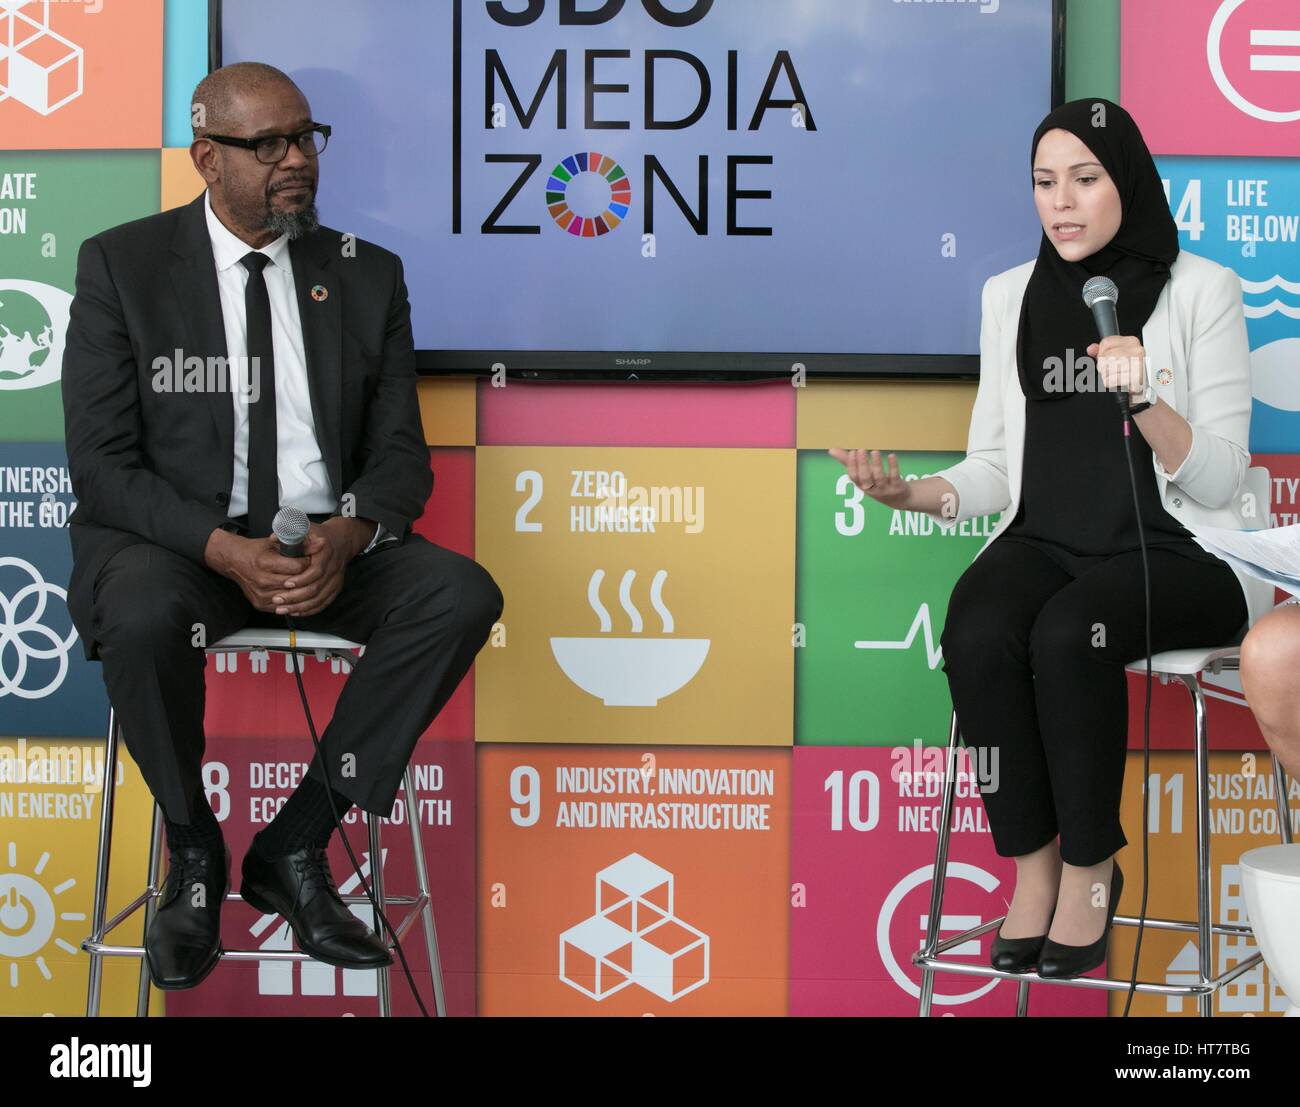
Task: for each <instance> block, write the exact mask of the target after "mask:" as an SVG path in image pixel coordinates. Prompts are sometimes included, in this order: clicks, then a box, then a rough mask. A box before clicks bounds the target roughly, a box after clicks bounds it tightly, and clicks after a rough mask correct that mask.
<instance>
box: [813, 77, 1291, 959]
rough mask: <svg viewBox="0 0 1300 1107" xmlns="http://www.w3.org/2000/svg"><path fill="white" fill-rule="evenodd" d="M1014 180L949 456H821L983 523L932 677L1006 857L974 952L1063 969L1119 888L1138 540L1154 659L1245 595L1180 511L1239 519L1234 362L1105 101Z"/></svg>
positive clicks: (1203, 287)
mask: <svg viewBox="0 0 1300 1107" xmlns="http://www.w3.org/2000/svg"><path fill="white" fill-rule="evenodd" d="M1030 168H1031V174H1032V176H1031V180H1032V187H1033V191H1034V200H1035V204H1036V207H1037V211H1038V216H1039V219H1040V221H1041V223H1042V226H1043V235H1042V239H1041V241H1040V245H1039V251H1038V257H1037V259H1036V260H1034V261H1031V262H1026V263H1025V264H1024V265H1020V266H1017V267H1015V268H1013V269H1010V270H1007V271H1006V272H1004V273H1000V274H998V275H996V276H994V277H991V278H990V279H989V280H988V281H987V282H986V283H985V285H984V290H983V294H982V302H983V318H982V322H981V333H980V355H981V357H980V382H979V388H978V390H977V393H976V399H975V406H974V410H973V412H972V416H971V428H970V438H969V443H968V446H967V456H966V458H965V459H964V460H962V461H961V462H959V463H958V464H956V465H954V466H951V467H949V468H947V469H944V470H942V471H941V472H939V473H938V474H935V475H934V476H930V477H925V478H923V479H920V480H912V481H904V480H903V479H902V478H901V477H900V475H899V473H898V469H897V462H896V459H895V456H894V455H893V454H890V455H889V456H888V464H887V465H886V466H882V464H881V460H880V453H879V451H878V450H872V451H865V450H848V451H844V450H832V451H830V452H831V454H832V456H834V457H836V458H837V459H838V460H840V461H842V462H843V463H844V464H845V465H846V467H847V468H848V469H849V472H850V474H851V475H852V476H853V479H854V481H855V483H856V484H857V485H858V486H859V487H860V488H862V489H863V490H864V491H865V492H866V493H867V494H868V495H871V496H872V497H873V498H875V499H877V500H879V501H881V502H882V503H885V504H887V505H888V506H890V507H894V508H896V509H902V510H914V511H923V512H926V513H928V514H930V515H931V516H932V517H934V518H935V519H936V520H939V521H957V522H960V521H962V520H965V519H968V518H972V517H975V516H978V515H984V514H990V513H993V512H998V511H1001V512H1002V515H1001V518H1000V520H999V522H998V525H997V527H996V528H995V529H994V532H993V534H992V536H991V537H990V540H989V541H988V542H987V543H986V544H985V546H984V547H983V548H982V549H981V550H980V552H979V554H977V555H976V557H975V559H974V561H972V563H971V565H970V566H969V567H968V568H967V570H966V571H965V573H963V575H962V576H961V578H960V579H959V580H958V582H957V584H956V585H955V587H954V589H953V593H952V597H951V600H950V602H949V606H948V616H947V620H946V623H945V626H944V629H943V633H942V636H941V643H942V649H943V657H944V671H945V673H946V675H947V678H948V685H949V689H950V691H951V694H952V700H953V705H954V708H955V710H956V713H957V720H958V726H959V729H960V732H961V734H962V738H963V741H964V742H965V744H966V746H967V748H968V749H969V750H970V751H971V753H972V754H975V753H976V752H977V751H978V753H979V755H980V763H981V764H986V765H988V766H990V768H991V769H992V770H993V772H992V776H993V781H992V783H991V785H990V786H989V787H988V789H987V790H984V791H983V793H982V794H983V800H984V805H985V809H986V813H987V816H988V823H989V827H990V830H991V832H992V837H993V843H994V848H995V849H996V850H997V852H998V853H999V854H1000V855H1002V856H1004V857H1013V858H1015V861H1016V889H1015V894H1014V896H1013V898H1012V901H1011V904H1010V906H1009V908H1008V911H1007V915H1006V919H1005V920H1004V921H1003V923H1002V925H1001V929H1000V930H999V932H998V935H997V937H996V938H995V939H994V942H993V949H992V963H993V965H994V967H996V968H1000V969H1003V970H1005V971H1009V972H1027V971H1030V970H1031V969H1034V968H1035V967H1037V971H1038V973H1039V975H1041V976H1043V977H1049V978H1051V977H1055V978H1064V977H1073V976H1078V975H1081V974H1082V973H1085V972H1088V971H1089V970H1091V969H1093V968H1095V967H1097V966H1098V965H1100V964H1101V962H1102V961H1103V960H1104V959H1105V954H1106V943H1107V937H1108V935H1109V930H1110V926H1111V922H1112V919H1113V917H1114V914H1115V907H1116V905H1117V904H1118V902H1119V898H1120V893H1121V889H1122V887H1123V875H1122V873H1121V872H1120V869H1119V866H1118V864H1117V863H1116V861H1115V855H1116V853H1117V852H1118V851H1119V850H1120V849H1121V848H1122V847H1123V846H1124V845H1125V844H1126V843H1127V839H1126V838H1125V836H1124V832H1123V830H1122V829H1121V826H1120V818H1119V808H1120V793H1121V789H1122V784H1123V777H1124V765H1125V751H1126V745H1127V734H1128V685H1127V678H1126V676H1125V672H1124V667H1125V665H1126V664H1129V663H1131V662H1132V661H1134V660H1135V659H1139V658H1143V657H1145V656H1146V640H1145V626H1146V623H1145V616H1146V612H1145V606H1144V595H1143V584H1144V572H1143V563H1142V553H1141V548H1140V547H1141V542H1140V538H1144V539H1145V544H1146V548H1147V559H1148V564H1149V567H1150V590H1151V649H1152V652H1154V653H1158V652H1160V651H1162V650H1168V649H1175V648H1178V647H1187V646H1201V645H1205V644H1206V643H1213V644H1220V643H1229V642H1235V641H1239V640H1240V636H1241V635H1242V634H1244V633H1245V631H1246V629H1247V627H1248V625H1249V622H1250V620H1251V617H1252V615H1253V614H1254V612H1255V608H1256V607H1257V606H1258V604H1259V602H1260V598H1259V592H1258V590H1257V589H1252V587H1251V586H1250V584H1249V583H1248V578H1246V577H1245V576H1244V574H1239V573H1238V571H1237V570H1235V569H1233V568H1230V567H1229V565H1228V563H1226V562H1225V561H1223V560H1222V559H1220V558H1218V557H1216V556H1215V555H1213V554H1210V553H1208V552H1207V551H1206V550H1204V549H1202V548H1201V547H1200V546H1199V545H1198V544H1197V543H1196V542H1195V540H1194V539H1193V537H1192V535H1191V532H1190V531H1188V530H1187V528H1186V527H1185V526H1184V525H1183V523H1182V522H1181V521H1180V519H1183V520H1186V521H1187V522H1192V523H1212V524H1213V525H1219V526H1229V527H1236V528H1238V529H1242V528H1245V527H1247V526H1249V525H1251V524H1250V523H1248V522H1247V521H1245V520H1244V519H1243V518H1242V516H1241V514H1240V512H1241V510H1242V507H1241V496H1240V493H1241V489H1242V482H1243V480H1244V477H1245V472H1246V469H1247V467H1248V465H1249V456H1250V455H1249V450H1248V446H1247V435H1248V432H1249V425H1250V405H1251V390H1250V371H1249V354H1250V351H1249V345H1248V342H1247V338H1246V329H1245V317H1244V312H1243V309H1242V303H1241V287H1240V283H1239V281H1238V280H1237V278H1236V276H1235V274H1233V273H1232V272H1231V270H1228V269H1226V268H1225V267H1223V266H1221V265H1218V264H1217V263H1215V262H1213V261H1210V260H1209V259H1206V258H1202V257H1198V256H1196V255H1194V254H1189V253H1187V252H1186V251H1181V252H1180V250H1179V246H1178V233H1177V228H1176V226H1175V224H1174V221H1173V218H1172V217H1171V215H1170V212H1169V204H1168V201H1167V200H1166V198H1165V194H1164V190H1163V187H1162V185H1161V182H1160V177H1159V174H1158V172H1157V170H1156V167H1155V163H1154V162H1153V161H1152V158H1151V154H1150V152H1149V151H1148V149H1147V146H1146V143H1145V142H1144V141H1143V139H1142V136H1141V133H1140V132H1139V130H1138V128H1137V125H1136V124H1135V123H1134V121H1133V119H1132V118H1131V117H1130V116H1129V114H1128V113H1127V112H1126V111H1124V109H1123V108H1121V107H1120V106H1119V105H1117V104H1114V103H1112V102H1110V101H1108V100H1092V99H1090V100H1076V101H1072V102H1070V103H1067V104H1065V105H1063V106H1062V107H1060V108H1058V109H1056V110H1055V111H1053V112H1052V113H1050V114H1049V115H1048V116H1047V117H1046V118H1045V119H1044V120H1043V121H1042V123H1041V124H1040V125H1039V127H1038V129H1037V131H1036V132H1035V133H1034V136H1033V142H1032V144H1031V146H1030ZM1093 276H1106V277H1109V278H1110V279H1111V280H1113V281H1114V283H1115V285H1116V286H1117V288H1118V290H1119V297H1118V305H1117V306H1118V322H1119V335H1118V336H1112V337H1109V338H1107V339H1105V340H1104V341H1102V342H1100V343H1099V342H1097V341H1096V336H1097V327H1096V323H1095V322H1094V319H1093V316H1092V313H1091V311H1090V310H1089V308H1088V307H1087V306H1086V305H1085V304H1084V302H1083V298H1082V290H1083V285H1084V283H1085V282H1086V281H1087V280H1088V279H1089V278H1091V277H1093ZM1148 323H1150V326H1148ZM1144 328H1146V330H1145V333H1144ZM1138 336H1141V337H1138ZM1144 339H1146V340H1147V341H1148V344H1149V345H1148V346H1144V345H1143V340H1144ZM1149 354H1152V355H1154V356H1153V357H1152V360H1151V363H1150V365H1148V364H1147V358H1148V355H1149ZM1090 358H1091V359H1095V362H1096V372H1095V374H1089V373H1087V372H1086V369H1087V365H1088V359H1090ZM1156 358H1159V360H1156ZM1013 361H1014V364H1015V372H1012V371H1011V369H1010V366H1011V364H1012V363H1013ZM1081 361H1082V364H1080V362H1081ZM1072 364H1073V367H1074V372H1073V374H1072V373H1071V372H1070V369H1069V367H1070V366H1071V365H1072ZM1152 378H1154V379H1152ZM1123 390H1127V391H1128V393H1129V398H1130V403H1131V407H1130V411H1131V412H1132V420H1131V422H1130V429H1132V428H1136V433H1130V436H1129V439H1128V441H1129V444H1130V447H1131V450H1132V459H1133V472H1134V474H1135V479H1136V495H1137V497H1138V503H1139V505H1140V508H1141V510H1140V518H1141V525H1142V534H1141V536H1140V535H1139V531H1138V518H1139V516H1138V515H1136V514H1135V513H1134V505H1133V497H1134V487H1133V484H1132V483H1131V479H1130V471H1129V467H1128V462H1127V459H1126V455H1125V439H1124V434H1125V431H1124V419H1123V416H1122V414H1121V411H1120V405H1119V403H1118V402H1117V393H1120V392H1122V391H1123ZM868 454H869V455H870V456H868ZM1011 508H1014V511H1012V510H1007V509H1011ZM1268 591H1269V593H1270V595H1269V596H1268V597H1267V598H1265V599H1264V600H1263V601H1262V602H1263V603H1265V604H1269V603H1270V601H1271V588H1270V589H1269V590H1268ZM1248 597H1250V602H1249V603H1248ZM1058 838H1059V841H1058Z"/></svg>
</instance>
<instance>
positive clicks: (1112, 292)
mask: <svg viewBox="0 0 1300 1107" xmlns="http://www.w3.org/2000/svg"><path fill="white" fill-rule="evenodd" d="M1083 302H1084V303H1085V304H1087V305H1088V307H1089V308H1090V309H1091V310H1092V317H1093V319H1094V320H1095V321H1096V324H1097V334H1098V335H1099V336H1100V337H1101V338H1113V337H1114V336H1115V335H1117V334H1119V314H1118V312H1117V311H1116V307H1115V305H1116V304H1118V303H1119V289H1118V288H1116V287H1115V282H1114V281H1112V280H1111V279H1110V278H1109V277H1090V278H1089V279H1088V281H1087V283H1085V284H1084V286H1083ZM1115 399H1117V400H1118V401H1119V406H1120V410H1121V411H1123V412H1124V415H1125V417H1126V418H1127V416H1128V406H1129V405H1128V389H1127V388H1121V389H1120V390H1119V391H1118V392H1116V393H1115Z"/></svg>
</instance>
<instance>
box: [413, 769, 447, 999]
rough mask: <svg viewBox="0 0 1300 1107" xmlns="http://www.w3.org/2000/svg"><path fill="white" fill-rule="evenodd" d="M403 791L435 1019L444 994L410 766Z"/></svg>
mask: <svg viewBox="0 0 1300 1107" xmlns="http://www.w3.org/2000/svg"><path fill="white" fill-rule="evenodd" d="M402 786H403V788H404V789H405V792H406V822H407V825H408V826H409V827H410V828H411V855H412V856H413V857H414V858H415V879H416V884H417V894H418V895H421V896H423V897H424V900H425V904H424V907H423V908H422V909H421V911H420V920H421V921H422V922H423V923H424V946H425V949H426V951H427V952H428V955H429V971H430V972H431V973H432V974H433V1005H434V1009H435V1010H436V1011H437V1013H438V1017H439V1018H444V1017H445V1016H446V1014H447V997H446V994H445V993H444V991H443V984H442V958H441V956H440V955H439V953H438V928H437V925H436V924H435V922H434V918H433V897H432V896H431V895H430V894H429V870H428V867H427V866H426V865H425V863H424V842H423V841H422V839H421V837H420V809H419V808H418V807H417V806H416V801H415V784H414V782H413V781H412V779H411V766H410V765H409V764H408V765H407V766H406V772H405V773H403V774H402Z"/></svg>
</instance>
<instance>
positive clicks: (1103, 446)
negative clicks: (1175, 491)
mask: <svg viewBox="0 0 1300 1107" xmlns="http://www.w3.org/2000/svg"><path fill="white" fill-rule="evenodd" d="M1129 442H1130V449H1131V451H1132V455H1133V473H1134V478H1135V480H1136V483H1137V491H1138V503H1139V504H1140V505H1141V509H1142V525H1143V529H1144V535H1145V538H1146V545H1147V548H1148V549H1156V548H1158V549H1164V550H1169V551H1170V552H1172V553H1178V554H1182V555H1184V556H1186V557H1190V558H1194V559H1196V560H1201V561H1214V562H1221V560H1222V559H1221V558H1218V557H1216V556H1215V555H1214V554H1212V553H1209V552H1207V551H1206V550H1204V549H1202V548H1201V547H1200V546H1199V545H1197V543H1196V541H1195V539H1193V537H1192V533H1191V531H1189V530H1188V529H1187V528H1186V527H1185V526H1183V524H1182V523H1180V522H1179V521H1178V520H1177V519H1175V518H1174V517H1173V516H1172V515H1171V514H1170V513H1169V512H1168V510H1167V509H1166V508H1165V506H1164V504H1162V503H1161V502H1160V491H1159V487H1158V486H1157V484H1156V474H1155V471H1154V468H1153V463H1152V456H1151V446H1150V445H1149V444H1148V442H1147V440H1146V439H1145V438H1143V437H1142V432H1141V431H1140V430H1138V428H1137V425H1136V421H1135V420H1133V419H1130V438H1129ZM1003 534H1005V535H1015V536H1017V537H1019V538H1022V539H1023V538H1028V539H1033V540H1034V541H1035V543H1036V544H1039V545H1042V546H1044V547H1046V548H1047V549H1048V551H1049V552H1051V553H1055V554H1057V560H1058V561H1069V560H1075V559H1081V560H1082V561H1084V562H1087V561H1088V560H1091V559H1096V558H1102V557H1109V556H1113V555H1114V554H1118V553H1125V552H1128V551H1130V550H1137V549H1139V548H1140V546H1139V542H1138V527H1137V517H1136V516H1135V515H1134V512H1133V490H1132V486H1131V484H1130V483H1129V474H1128V463H1127V461H1126V460H1125V456H1124V422H1123V415H1122V414H1121V412H1120V406H1119V402H1118V400H1116V398H1115V394H1114V393H1113V392H1086V391H1083V392H1072V393H1070V394H1068V395H1067V396H1065V397H1064V398H1063V399H1057V400H1054V401H1051V402H1047V401H1042V400H1026V401H1025V453H1024V477H1023V480H1022V482H1021V495H1020V505H1019V509H1018V510H1017V512H1016V517H1015V518H1014V519H1013V520H1012V522H1011V524H1010V526H1008V527H1007V529H1006V530H1005V531H1004V532H1003Z"/></svg>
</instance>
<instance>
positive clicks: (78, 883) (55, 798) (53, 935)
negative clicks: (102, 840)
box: [0, 738, 163, 1015]
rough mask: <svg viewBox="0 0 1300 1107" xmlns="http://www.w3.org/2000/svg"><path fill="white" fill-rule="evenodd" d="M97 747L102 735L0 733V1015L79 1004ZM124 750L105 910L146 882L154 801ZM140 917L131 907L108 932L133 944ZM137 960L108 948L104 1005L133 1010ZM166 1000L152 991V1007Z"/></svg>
mask: <svg viewBox="0 0 1300 1107" xmlns="http://www.w3.org/2000/svg"><path fill="white" fill-rule="evenodd" d="M103 748H104V743H103V740H102V739H89V738H50V739H17V740H15V739H11V738H6V739H0V760H3V761H4V762H5V764H4V765H3V767H0V779H3V780H4V781H5V783H4V786H3V790H2V791H0V844H3V847H4V849H3V854H2V855H0V901H3V903H4V909H3V911H2V912H0V914H2V915H3V917H0V933H2V934H3V936H4V941H3V944H2V947H0V1015H45V1014H53V1015H84V1014H85V1011H86V981H87V974H88V971H89V964H90V963H89V959H88V958H87V956H86V954H85V953H84V952H83V951H82V949H81V942H82V939H84V938H85V937H86V936H87V935H88V934H89V933H90V914H91V905H92V898H93V895H94V891H95V850H96V844H97V842H98V839H99V817H100V810H101V807H100V802H101V800H102V792H101V790H100V784H99V777H100V776H101V775H102V766H103V761H102V752H103ZM120 751H121V756H120V758H119V773H118V785H117V799H116V803H115V805H114V807H115V810H114V812H113V850H112V858H111V867H110V880H109V892H108V917H109V918H111V917H112V916H113V915H114V914H116V913H117V912H118V911H120V910H121V909H122V908H123V907H124V906H125V905H126V904H127V903H129V902H130V901H131V900H132V899H134V898H135V897H136V896H137V895H139V894H140V893H141V892H142V891H143V890H144V886H145V867H146V862H147V859H148V851H149V841H148V839H149V826H150V819H151V816H152V810H153V806H152V797H151V796H150V795H149V790H148V788H146V787H145V784H144V781H143V780H141V778H140V771H139V770H138V769H137V768H136V766H135V764H134V762H132V761H131V759H130V757H129V756H128V755H127V753H126V749H125V746H122V747H120ZM51 780H53V781H57V783H55V782H49V781H51ZM82 781H86V782H87V783H82ZM143 920H144V914H143V911H140V912H137V913H136V914H134V915H132V916H131V918H130V919H128V920H127V921H126V922H125V923H123V924H122V925H121V926H119V927H117V928H116V929H114V930H113V931H111V932H110V933H109V935H108V940H109V941H110V942H114V943H117V944H121V945H138V944H139V943H140V941H141V936H142V923H143ZM139 970H140V962H139V960H137V959H136V958H134V957H106V958H104V980H103V992H102V1002H101V1007H100V1011H101V1013H102V1014H104V1015H128V1014H130V1015H133V1014H135V1003H136V992H137V986H138V983H139V979H140V971H139ZM162 1009H163V1004H162V996H161V994H160V993H158V992H156V991H155V992H154V993H153V995H152V996H151V1006H150V1011H151V1013H154V1014H161V1013H162Z"/></svg>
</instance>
